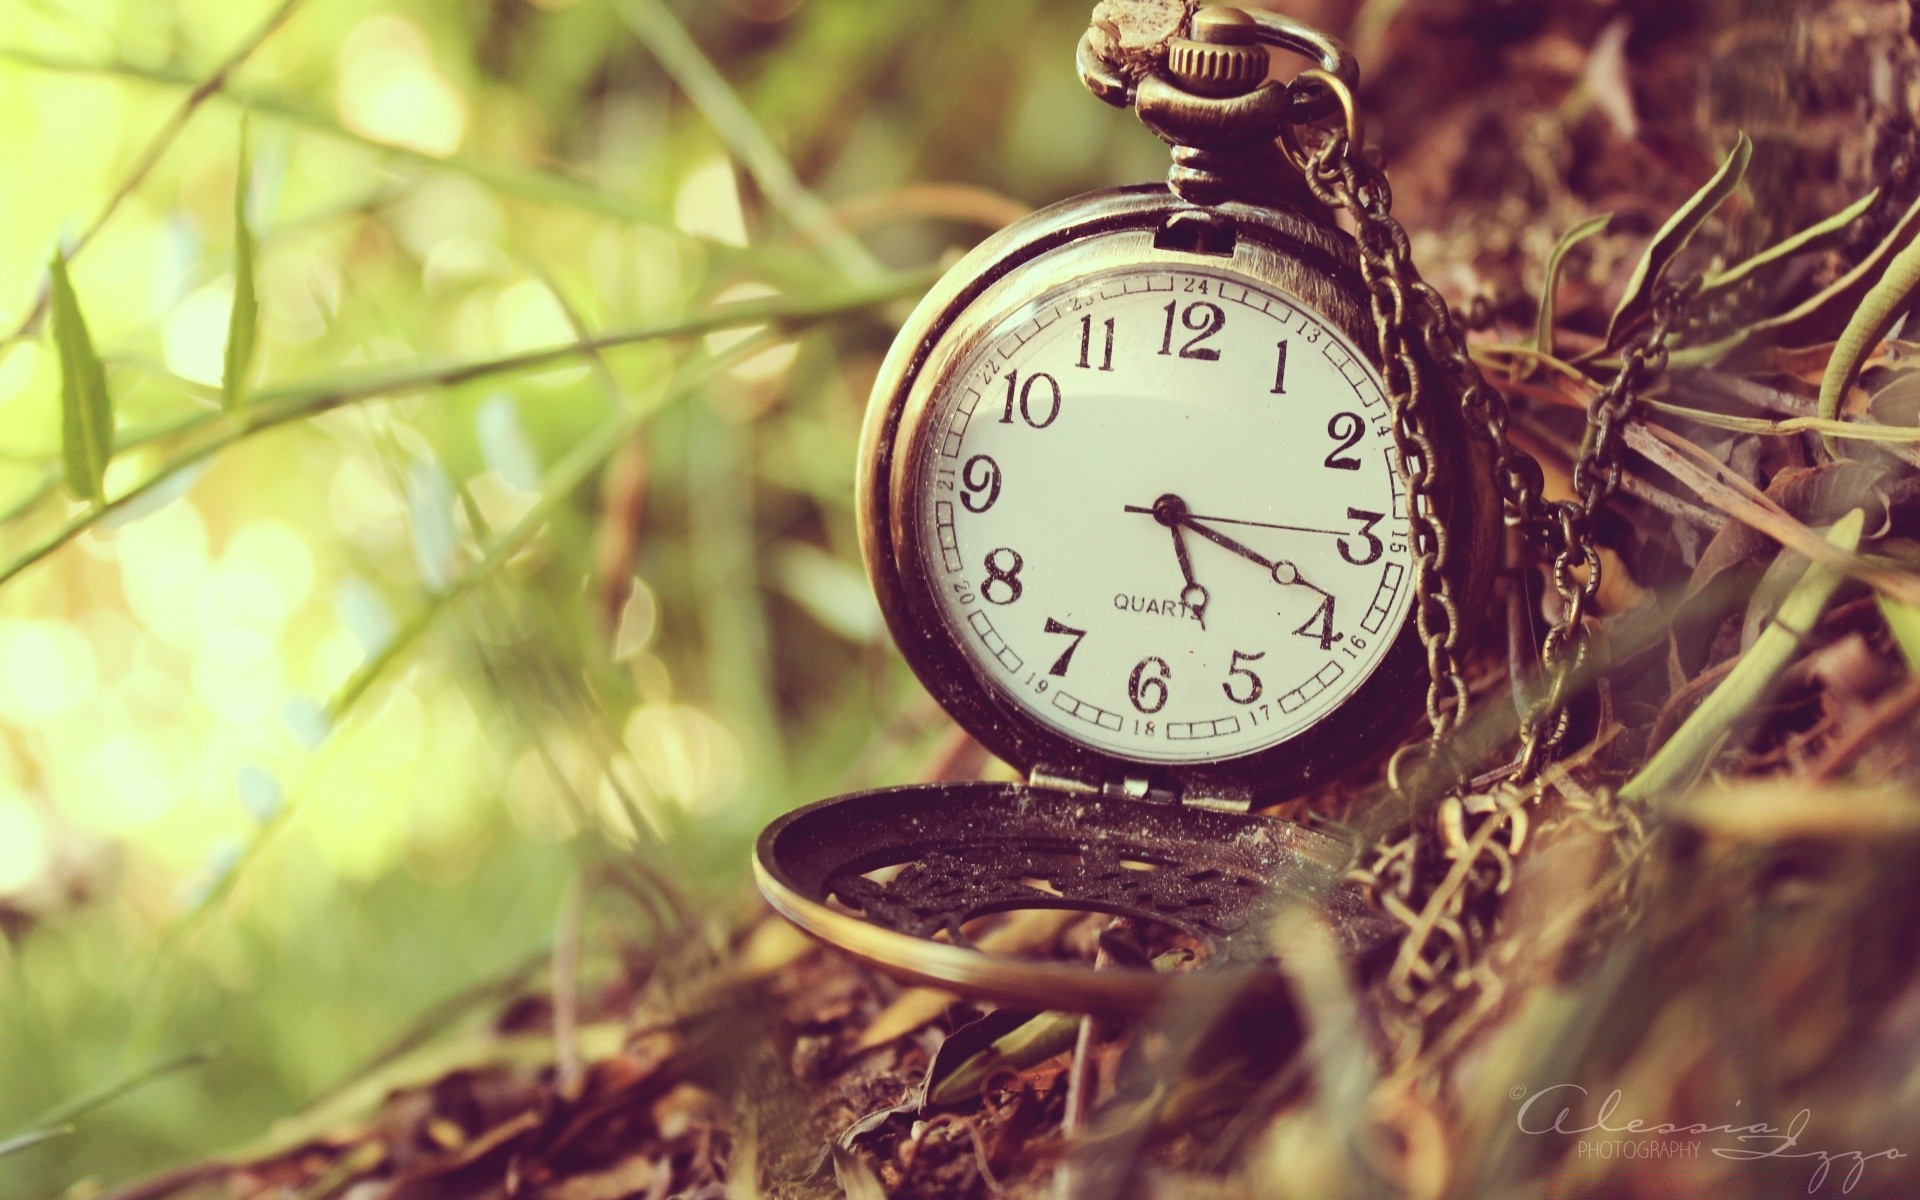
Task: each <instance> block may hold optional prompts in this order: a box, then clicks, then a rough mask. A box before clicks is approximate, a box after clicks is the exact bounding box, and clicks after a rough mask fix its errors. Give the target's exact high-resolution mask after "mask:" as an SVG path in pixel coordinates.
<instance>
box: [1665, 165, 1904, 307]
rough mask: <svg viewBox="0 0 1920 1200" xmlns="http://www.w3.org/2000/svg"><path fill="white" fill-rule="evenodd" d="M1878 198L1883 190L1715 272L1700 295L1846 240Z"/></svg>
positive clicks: (1703, 282)
mask: <svg viewBox="0 0 1920 1200" xmlns="http://www.w3.org/2000/svg"><path fill="white" fill-rule="evenodd" d="M1879 198H1880V189H1879V188H1875V189H1873V190H1872V191H1871V192H1868V193H1867V194H1866V195H1864V196H1862V197H1860V199H1858V200H1855V201H1854V202H1853V203H1852V204H1849V205H1847V207H1845V208H1843V209H1841V210H1840V211H1839V212H1837V213H1835V214H1833V215H1832V216H1830V217H1828V218H1827V219H1826V220H1824V221H1821V222H1819V223H1817V224H1814V225H1809V226H1808V227H1807V228H1805V229H1802V230H1801V231H1800V232H1799V233H1796V234H1794V235H1793V236H1792V237H1790V238H1787V239H1786V240H1784V241H1780V242H1776V243H1774V244H1773V245H1771V246H1769V247H1767V248H1766V249H1765V250H1762V251H1761V252H1760V253H1758V254H1756V255H1754V256H1753V257H1752V258H1749V259H1747V260H1746V261H1744V262H1741V263H1739V264H1737V265H1735V266H1731V267H1728V268H1727V269H1726V270H1724V271H1716V272H1714V273H1713V274H1710V275H1708V276H1707V277H1706V279H1704V280H1703V281H1701V284H1700V293H1699V294H1700V295H1701V296H1710V295H1713V294H1715V293H1717V292H1724V291H1727V290H1729V289H1731V288H1734V287H1737V286H1739V285H1740V284H1742V283H1744V282H1746V281H1747V280H1748V279H1751V278H1752V277H1753V276H1754V275H1756V274H1758V273H1759V272H1761V271H1764V270H1765V269H1766V268H1768V267H1770V266H1772V265H1774V264H1775V263H1779V262H1785V261H1786V260H1787V259H1789V258H1792V257H1793V256H1794V255H1796V254H1806V253H1809V252H1811V251H1814V250H1822V249H1825V248H1826V247H1828V246H1830V245H1832V244H1833V243H1834V242H1836V241H1838V240H1839V239H1840V238H1841V237H1843V236H1844V235H1845V234H1846V232H1847V230H1849V229H1851V228H1852V227H1853V223H1854V222H1855V221H1858V220H1859V219H1860V218H1861V216H1863V215H1864V214H1865V213H1866V211H1867V210H1868V209H1869V208H1872V207H1873V202H1874V201H1876V200H1878V199H1879Z"/></svg>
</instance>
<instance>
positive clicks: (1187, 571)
mask: <svg viewBox="0 0 1920 1200" xmlns="http://www.w3.org/2000/svg"><path fill="white" fill-rule="evenodd" d="M1126 510H1127V511H1128V512H1130V513H1142V514H1145V515H1147V516H1151V517H1152V518H1153V519H1154V520H1156V521H1158V522H1160V523H1161V524H1162V525H1165V526H1166V527H1167V531H1168V532H1169V533H1170V534H1172V535H1173V555H1174V557H1175V558H1177V559H1178V560H1179V561H1180V577H1181V578H1182V579H1184V580H1185V581H1186V586H1185V587H1184V588H1182V589H1181V591H1180V603H1181V604H1183V605H1185V606H1186V607H1187V608H1188V609H1190V610H1192V612H1193V615H1194V617H1195V618H1196V619H1197V620H1198V621H1199V622H1200V628H1201V629H1205V628H1206V627H1207V589H1206V588H1204V587H1201V586H1200V582H1199V581H1198V580H1197V579H1195V578H1194V577H1193V558H1192V556H1191V555H1189V554H1188V553H1187V539H1186V534H1185V531H1184V530H1183V529H1182V526H1183V525H1185V524H1186V523H1187V502H1186V501H1185V500H1182V499H1181V498H1180V497H1178V496H1176V495H1173V494H1172V493H1171V492H1169V493H1168V494H1167V495H1164V496H1162V497H1160V498H1159V499H1158V500H1155V501H1154V502H1153V507H1151V508H1142V507H1140V506H1139V505H1137V504H1129V505H1127V506H1126Z"/></svg>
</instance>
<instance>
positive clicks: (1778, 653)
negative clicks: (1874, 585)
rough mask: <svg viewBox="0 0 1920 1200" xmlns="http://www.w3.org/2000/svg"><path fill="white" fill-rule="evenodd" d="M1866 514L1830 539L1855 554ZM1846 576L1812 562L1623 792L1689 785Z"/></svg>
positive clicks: (1845, 522)
mask: <svg viewBox="0 0 1920 1200" xmlns="http://www.w3.org/2000/svg"><path fill="white" fill-rule="evenodd" d="M1865 524H1866V514H1865V513H1863V512H1862V511H1861V510H1859V509H1857V508H1856V509H1854V510H1853V511H1852V512H1850V513H1848V514H1847V515H1846V516H1844V517H1842V518H1841V519H1840V520H1839V521H1838V522H1837V523H1835V525H1834V526H1833V528H1832V529H1830V530H1829V531H1828V532H1827V542H1828V544H1829V545H1831V546H1833V547H1834V548H1835V549H1837V550H1841V551H1843V552H1845V553H1848V554H1851V553H1853V551H1854V549H1855V548H1856V547H1858V546H1859V544H1860V531H1861V529H1862V528H1863V527H1864V525H1865ZM1844 578H1846V576H1845V575H1844V574H1843V573H1842V572H1840V571H1838V570H1836V569H1834V568H1833V567H1830V566H1827V565H1825V564H1822V563H1810V564H1809V565H1808V566H1807V569H1806V572H1805V573H1804V574H1803V575H1801V577H1800V580H1799V582H1797V583H1795V584H1794V585H1793V590H1792V591H1790V592H1788V593H1787V598H1786V599H1785V600H1783V601H1781V602H1780V610H1779V611H1778V612H1777V613H1775V614H1774V617H1773V620H1772V621H1770V622H1769V623H1768V624H1767V627H1766V629H1765V631H1764V632H1762V633H1761V634H1760V636H1759V638H1758V639H1756V640H1755V641H1754V643H1753V645H1752V647H1751V648H1749V649H1748V650H1747V652H1746V654H1745V656H1743V657H1742V658H1741V659H1740V662H1739V663H1738V665H1736V666H1735V667H1734V668H1733V671H1732V672H1731V673H1730V674H1728V676H1727V677H1726V678H1725V679H1723V680H1721V681H1720V686H1718V687H1716V688H1714V689H1713V691H1712V692H1711V693H1709V694H1708V696H1707V698H1706V699H1705V700H1702V701H1701V702H1700V707H1698V708H1696V709H1694V710H1693V712H1692V713H1691V714H1689V715H1688V717H1687V719H1686V720H1685V721H1684V722H1682V723H1681V725H1680V728H1679V729H1677V730H1675V731H1674V733H1673V736H1672V737H1670V738H1668V739H1667V741H1666V744H1665V745H1663V746H1661V747H1660V749H1659V750H1658V751H1657V752H1655V754H1654V756H1653V758H1652V759H1650V760H1649V761H1648V763H1647V765H1646V766H1644V767H1642V768H1641V769H1640V773H1639V774H1637V775H1635V776H1634V777H1633V778H1632V779H1629V780H1628V781H1627V783H1626V785H1625V786H1624V787H1622V788H1621V789H1620V798H1621V799H1622V800H1628V801H1645V800H1649V799H1652V798H1654V797H1656V796H1658V795H1660V794H1661V793H1664V792H1669V791H1675V790H1679V789H1682V788H1685V787H1687V786H1688V785H1689V784H1691V783H1692V782H1693V780H1694V778H1695V777H1696V776H1698V775H1699V773H1700V772H1701V771H1702V770H1704V769H1705V768H1706V766H1707V764H1708V762H1710V761H1711V760H1712V758H1713V756H1714V753H1715V752H1716V751H1717V750H1718V749H1719V748H1720V745H1721V743H1722V741H1723V740H1724V739H1725V738H1726V736H1727V734H1728V733H1729V731H1731V730H1732V728H1733V726H1734V723H1735V722H1736V721H1738V720H1739V719H1740V718H1741V717H1742V716H1743V715H1745V714H1746V713H1748V712H1751V711H1752V710H1753V709H1754V708H1756V707H1758V706H1759V705H1760V704H1761V703H1762V701H1763V700H1764V699H1765V698H1766V693H1767V691H1768V689H1770V688H1771V687H1772V685H1773V681H1774V679H1775V678H1776V677H1778V676H1779V674H1780V672H1781V671H1783V670H1785V669H1786V667H1787V664H1788V663H1789V662H1791V661H1792V659H1793V653H1794V651H1795V650H1796V649H1797V648H1798V647H1799V645H1800V642H1801V640H1802V639H1803V638H1805V637H1806V635H1807V634H1808V633H1809V632H1810V631H1811V630H1812V629H1813V627H1814V625H1815V624H1816V623H1817V622H1818V621H1819V620H1820V614H1821V613H1822V612H1824V611H1826V607H1827V601H1828V600H1830V599H1832V598H1833V593H1834V590H1835V589H1836V588H1838V587H1839V586H1840V581H1841V580H1842V579H1844Z"/></svg>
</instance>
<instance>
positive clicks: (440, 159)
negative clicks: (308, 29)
mask: <svg viewBox="0 0 1920 1200" xmlns="http://www.w3.org/2000/svg"><path fill="white" fill-rule="evenodd" d="M0 61H6V62H13V63H18V64H19V65H21V66H26V67H32V68H35V69H37V70H43V71H56V72H62V73H67V74H89V75H106V76H111V77H113V78H117V79H133V80H139V81H142V82H146V83H152V84H159V85H161V86H163V87H178V88H192V87H197V86H199V84H200V82H201V81H200V80H198V79H196V78H194V77H193V76H192V75H190V74H188V73H186V72H184V71H180V70H176V69H174V68H171V67H149V66H143V65H140V64H137V63H126V62H118V61H109V62H89V61H86V60H83V59H74V58H63V57H61V56H58V55H52V54H41V53H37V52H34V51H30V50H24V49H20V48H7V49H0ZM218 99H220V100H223V101H225V102H226V103H229V104H233V105H236V106H238V107H240V108H241V109H244V110H245V111H247V112H249V113H252V114H253V115H255V116H264V117H272V118H274V119H276V120H280V121H285V122H286V123H288V124H290V125H297V126H299V127H301V128H304V129H307V130H310V131H312V132H314V133H319V134H323V135H325V136H327V137H330V138H334V139H337V140H339V141H343V142H350V143H353V144H355V145H359V146H364V147H366V148H367V149H369V150H374V151H378V152H379V153H381V154H383V155H386V156H388V157H389V158H393V159H397V160H399V161H402V162H406V163H409V164H411V165H414V166H418V167H425V168H429V169H432V170H440V171H449V172H452V173H453V174H456V175H464V176H465V177H467V178H468V179H471V180H473V181H474V182H475V183H478V184H480V185H481V186H482V187H485V188H487V189H488V190H490V191H494V192H498V193H501V194H502V195H508V196H514V197H517V198H519V199H522V200H528V201H532V202H533V203H536V204H550V205H553V206H555V207H559V208H574V209H578V210H580V211H582V212H590V213H596V214H598V215H600V216H605V217H613V218H616V219H618V220H622V221H634V222H637V223H640V224H645V225H651V226H653V227H655V228H657V229H663V230H666V231H669V232H672V233H674V234H675V235H676V236H682V237H684V236H686V235H684V234H681V233H680V232H679V230H678V227H677V226H675V225H674V223H673V218H672V215H671V214H670V213H668V212H666V211H665V210H663V209H661V208H659V207H656V206H654V205H650V204H647V203H645V202H643V201H641V200H639V199H637V198H635V197H632V196H627V195H623V194H621V193H618V192H612V191H608V190H606V189H604V188H599V187H595V186H594V185H593V184H591V183H587V182H584V181H582V180H579V179H575V178H573V177H571V176H567V175H562V174H559V173H557V172H553V171H537V170H529V169H526V168H523V167H516V166H513V165H511V164H508V163H503V162H495V161H492V160H490V159H483V158H477V157H475V156H473V155H470V154H460V153H455V154H448V155H445V156H439V155H433V154H427V153H425V152H424V151H420V150H415V149H413V148H411V147H408V146H399V145H393V144H391V143H388V142H382V141H379V140H377V139H374V138H370V137H366V136H365V135H363V134H358V133H355V132H354V131H353V130H351V129H348V128H347V127H346V126H344V125H342V124H340V122H339V121H337V120H335V119H334V118H333V117H331V116H329V115H328V114H326V113H325V112H323V111H321V110H319V109H316V108H309V107H308V106H306V105H304V104H302V103H300V102H299V101H297V100H293V99H290V98H288V97H286V96H283V95H280V94H278V93H275V92H271V91H267V90H264V89H261V88H255V87H241V86H235V85H228V86H227V87H225V88H223V89H222V90H221V91H220V92H219V94H218Z"/></svg>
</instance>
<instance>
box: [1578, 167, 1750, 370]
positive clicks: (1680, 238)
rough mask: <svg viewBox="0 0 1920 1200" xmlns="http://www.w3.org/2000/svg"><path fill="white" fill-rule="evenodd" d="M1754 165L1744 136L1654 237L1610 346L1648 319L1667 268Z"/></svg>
mask: <svg viewBox="0 0 1920 1200" xmlns="http://www.w3.org/2000/svg"><path fill="white" fill-rule="evenodd" d="M1751 161H1753V143H1752V142H1751V141H1749V140H1748V138H1747V135H1746V134H1744V133H1742V134H1740V135H1739V137H1738V139H1737V140H1736V141H1735V142H1734V143H1733V149H1732V151H1730V152H1729V153H1728V154H1727V159H1726V161H1725V162H1723V163H1721V164H1720V169H1719V170H1718V171H1716V172H1714V175H1713V178H1712V179H1709V180H1707V183H1706V186H1705V187H1703V188H1701V189H1700V190H1699V191H1697V192H1695V193H1694V194H1693V198H1692V199H1690V200H1688V201H1687V202H1686V203H1685V204H1682V205H1681V206H1680V208H1679V210H1678V211H1676V212H1675V213H1674V214H1673V215H1672V216H1671V217H1668V218H1667V223H1666V224H1665V225H1662V226H1661V227H1660V232H1658V233H1656V234H1654V235H1653V241H1651V242H1649V243H1647V250H1646V253H1645V254H1642V255H1641V256H1640V261H1639V262H1638V263H1636V264H1635V265H1634V268H1633V275H1632V277H1631V278H1629V279H1628V280H1627V291H1626V294H1625V295H1623V296H1621V297H1620V306H1619V307H1618V308H1616V309H1614V310H1613V320H1612V321H1611V322H1610V323H1609V324H1608V325H1607V345H1609V346H1618V345H1619V344H1620V342H1619V339H1620V337H1621V336H1622V335H1623V334H1625V333H1626V331H1627V330H1628V329H1629V328H1631V327H1632V325H1633V324H1634V322H1636V321H1638V320H1639V319H1640V318H1641V317H1644V316H1646V314H1647V310H1648V309H1650V308H1651V307H1652V306H1653V294H1654V289H1656V288H1658V287H1659V286H1660V280H1661V278H1662V277H1663V276H1664V275H1666V273H1667V268H1668V267H1671V266H1672V265H1673V261H1674V260H1675V259H1676V258H1679V257H1680V252H1681V251H1682V250H1685V249H1686V248H1687V243H1688V242H1691V241H1692V240H1693V235H1694V234H1696V233H1698V232H1700V227H1701V226H1702V225H1704V224H1706V223H1707V218H1708V217H1711V216H1712V215H1713V214H1714V210H1716V209H1718V208H1719V207H1720V206H1721V205H1722V204H1723V203H1725V202H1726V199H1727V197H1728V196H1731V195H1733V190H1734V189H1735V188H1737V187H1739V186H1740V181H1741V180H1742V179H1744V178H1745V177H1746V174H1747V164H1748V163H1749V162H1751Z"/></svg>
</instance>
